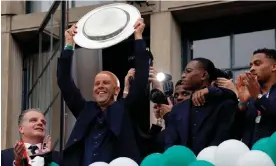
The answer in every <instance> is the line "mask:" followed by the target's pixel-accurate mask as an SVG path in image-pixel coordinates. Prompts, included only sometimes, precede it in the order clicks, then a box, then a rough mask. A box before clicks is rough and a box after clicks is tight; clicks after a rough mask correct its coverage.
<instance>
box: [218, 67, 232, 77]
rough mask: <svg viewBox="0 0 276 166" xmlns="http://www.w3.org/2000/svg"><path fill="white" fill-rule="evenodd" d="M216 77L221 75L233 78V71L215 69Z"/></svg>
mask: <svg viewBox="0 0 276 166" xmlns="http://www.w3.org/2000/svg"><path fill="white" fill-rule="evenodd" d="M215 75H216V78H218V77H222V78H226V79H232V78H233V73H232V71H231V70H221V69H216V73H215Z"/></svg>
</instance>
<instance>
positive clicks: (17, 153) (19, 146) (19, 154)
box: [13, 141, 25, 162]
mask: <svg viewBox="0 0 276 166" xmlns="http://www.w3.org/2000/svg"><path fill="white" fill-rule="evenodd" d="M13 152H14V158H15V161H17V162H21V160H22V158H23V154H24V152H25V145H24V143H23V142H20V141H16V143H15V145H14V146H13Z"/></svg>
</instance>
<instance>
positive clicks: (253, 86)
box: [244, 73, 261, 100]
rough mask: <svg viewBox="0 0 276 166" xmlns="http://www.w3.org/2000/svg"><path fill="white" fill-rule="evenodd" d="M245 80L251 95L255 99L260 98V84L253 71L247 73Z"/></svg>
mask: <svg viewBox="0 0 276 166" xmlns="http://www.w3.org/2000/svg"><path fill="white" fill-rule="evenodd" d="M244 77H245V78H244V79H245V80H246V81H245V82H246V83H247V84H246V87H247V89H248V92H249V94H250V96H251V97H253V98H254V99H255V100H256V99H257V98H258V95H259V94H260V89H261V87H260V84H259V82H258V80H257V77H254V76H253V75H252V74H251V73H245V76H244Z"/></svg>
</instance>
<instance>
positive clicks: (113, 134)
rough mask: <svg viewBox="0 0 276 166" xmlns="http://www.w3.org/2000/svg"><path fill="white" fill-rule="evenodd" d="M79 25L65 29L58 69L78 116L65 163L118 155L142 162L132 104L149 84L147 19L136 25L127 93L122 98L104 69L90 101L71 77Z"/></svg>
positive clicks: (71, 165)
mask: <svg viewBox="0 0 276 166" xmlns="http://www.w3.org/2000/svg"><path fill="white" fill-rule="evenodd" d="M77 25H78V24H77ZM77 25H73V26H72V27H71V28H70V29H68V30H66V32H65V38H66V46H65V49H64V51H63V52H62V54H61V56H60V58H59V61H58V69H57V80H58V85H59V87H60V90H61V92H62V95H63V97H64V100H65V102H66V104H67V106H68V108H69V109H70V110H71V112H72V113H73V115H74V116H75V118H76V119H77V121H76V123H75V126H74V128H73V131H72V133H71V135H70V138H69V140H68V142H67V144H66V146H65V149H64V153H63V164H64V165H66V166H77V165H78V166H88V165H89V164H91V163H94V162H97V161H103V162H107V163H108V162H110V161H112V160H113V159H115V158H118V157H128V158H131V159H133V160H134V161H136V162H138V163H139V162H140V160H141V159H140V153H139V149H138V146H137V144H136V138H135V133H134V130H133V125H132V119H133V118H132V117H133V115H134V114H135V113H133V112H132V110H131V109H129V108H130V106H131V107H133V104H134V103H135V101H137V100H138V99H139V98H140V97H141V96H143V93H144V89H146V87H147V84H148V77H149V56H148V53H147V50H146V44H145V42H144V41H143V39H142V33H143V31H144V27H145V24H144V22H143V19H142V18H139V19H138V20H137V21H136V23H135V25H134V37H135V41H134V45H135V56H136V61H135V63H136V64H135V79H134V81H133V83H132V86H131V87H130V89H129V92H128V95H127V97H126V98H123V99H119V100H117V96H118V94H119V92H120V83H119V80H118V78H117V77H116V76H115V75H114V74H113V73H111V72H109V71H101V72H100V73H98V74H97V75H96V76H95V80H94V85H93V86H94V88H93V97H94V99H95V101H86V100H85V99H84V98H83V96H82V95H81V93H80V90H79V89H78V88H77V87H76V85H75V83H74V80H73V78H72V77H71V63H72V58H73V56H74V55H73V54H74V44H75V40H74V39H76V38H75V37H76V36H77V35H79V33H84V31H82V28H81V27H80V26H77ZM132 26H133V25H132ZM91 28H92V27H91ZM92 29H93V28H92ZM132 29H133V27H132ZM77 40H78V39H77ZM85 44H87V43H84V45H85ZM78 45H80V44H79V43H78ZM114 56H115V55H114ZM140 111H143V110H140Z"/></svg>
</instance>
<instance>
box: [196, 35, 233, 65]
mask: <svg viewBox="0 0 276 166" xmlns="http://www.w3.org/2000/svg"><path fill="white" fill-rule="evenodd" d="M192 48H193V58H198V57H204V58H207V59H210V60H212V61H213V62H214V64H215V65H216V67H218V68H230V37H229V36H226V37H219V38H212V39H204V40H196V41H194V42H193V47H192Z"/></svg>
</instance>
